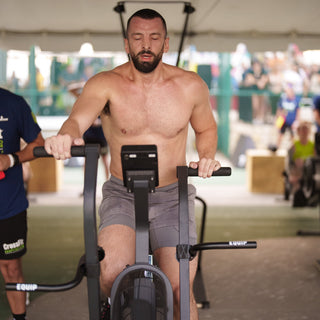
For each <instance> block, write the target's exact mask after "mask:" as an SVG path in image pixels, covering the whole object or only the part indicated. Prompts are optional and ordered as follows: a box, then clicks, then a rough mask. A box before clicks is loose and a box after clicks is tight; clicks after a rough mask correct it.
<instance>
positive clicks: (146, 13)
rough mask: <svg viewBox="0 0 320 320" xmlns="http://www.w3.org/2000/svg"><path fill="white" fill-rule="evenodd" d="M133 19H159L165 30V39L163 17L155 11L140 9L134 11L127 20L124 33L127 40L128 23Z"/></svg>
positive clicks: (165, 26) (165, 25) (164, 21)
mask: <svg viewBox="0 0 320 320" xmlns="http://www.w3.org/2000/svg"><path fill="white" fill-rule="evenodd" d="M133 17H139V18H142V19H146V20H152V19H155V18H160V19H161V21H162V23H163V27H164V30H165V37H167V24H166V20H164V18H163V16H162V15H161V14H160V13H159V12H157V11H155V10H152V9H141V10H138V11H136V12H135V13H134V14H133V15H132V16H131V17H130V18H129V19H128V22H127V31H126V37H127V38H128V30H129V25H130V22H131V20H132V18H133Z"/></svg>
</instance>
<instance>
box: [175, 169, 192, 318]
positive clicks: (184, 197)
mask: <svg viewBox="0 0 320 320" xmlns="http://www.w3.org/2000/svg"><path fill="white" fill-rule="evenodd" d="M177 176H178V186H179V245H178V246H177V258H178V260H179V262H180V281H179V283H180V319H184V320H185V319H190V280H189V279H190V271H189V261H190V253H189V248H190V246H189V206H188V167H186V166H179V167H178V168H177Z"/></svg>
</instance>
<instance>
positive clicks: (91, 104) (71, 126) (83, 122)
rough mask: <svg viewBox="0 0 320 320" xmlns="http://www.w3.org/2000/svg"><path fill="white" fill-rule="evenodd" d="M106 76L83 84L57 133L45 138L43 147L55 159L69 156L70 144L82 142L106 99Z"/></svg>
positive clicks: (97, 76)
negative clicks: (84, 134)
mask: <svg viewBox="0 0 320 320" xmlns="http://www.w3.org/2000/svg"><path fill="white" fill-rule="evenodd" d="M108 78H109V77H108V76H107V75H106V74H105V73H104V74H98V75H96V76H94V77H92V78H91V79H90V80H89V81H88V82H87V83H86V85H85V86H84V88H83V91H82V93H81V95H80V96H79V98H78V99H77V101H76V102H75V104H74V106H73V108H72V111H71V113H70V115H69V117H68V119H67V120H66V121H65V122H64V124H63V125H62V127H61V129H60V130H59V132H58V134H57V135H56V136H53V137H50V138H47V139H46V141H45V149H46V151H47V152H48V153H49V154H52V155H53V156H54V157H55V158H56V159H60V160H65V159H67V158H70V157H71V152H70V151H71V146H72V145H82V144H84V141H83V139H82V135H83V133H84V132H85V131H86V130H87V129H88V128H89V127H90V125H91V124H92V123H93V122H94V121H95V119H97V117H98V116H99V115H100V113H101V111H102V110H103V107H104V106H105V103H106V101H107V100H108V92H109V89H108V88H109V86H108V83H107V82H108V81H107V80H108Z"/></svg>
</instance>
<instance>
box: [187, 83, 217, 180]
mask: <svg viewBox="0 0 320 320" xmlns="http://www.w3.org/2000/svg"><path fill="white" fill-rule="evenodd" d="M198 86H199V87H198V89H200V90H197V97H198V98H197V99H196V104H195V107H194V110H193V112H192V115H191V119H190V123H191V126H192V128H193V130H194V132H195V137H196V148H197V152H198V155H199V161H198V162H190V164H189V165H190V167H192V168H198V170H199V171H198V172H199V173H198V175H199V176H200V177H203V178H206V177H210V176H211V175H212V172H213V171H216V170H218V169H219V168H220V167H221V165H220V162H219V161H217V160H216V159H215V156H216V151H217V143H218V135H217V123H216V121H215V119H214V116H213V113H212V109H211V105H210V100H209V90H208V88H207V86H206V84H205V83H204V82H203V81H202V80H201V82H200V83H199V84H198Z"/></svg>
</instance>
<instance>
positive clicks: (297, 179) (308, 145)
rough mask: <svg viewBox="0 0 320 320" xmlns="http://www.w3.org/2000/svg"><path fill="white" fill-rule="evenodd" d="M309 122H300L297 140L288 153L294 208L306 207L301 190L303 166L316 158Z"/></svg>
mask: <svg viewBox="0 0 320 320" xmlns="http://www.w3.org/2000/svg"><path fill="white" fill-rule="evenodd" d="M310 126H311V124H310V123H309V122H299V124H298V126H297V135H298V139H296V140H295V141H294V142H293V144H292V146H291V147H290V149H289V151H288V169H289V177H288V178H289V182H290V184H291V190H292V193H293V195H294V198H293V206H294V207H298V206H305V205H306V198H305V196H304V193H303V192H302V190H301V179H302V175H303V166H304V162H305V160H306V159H307V158H309V157H312V156H314V154H315V149H314V142H313V141H311V140H310Z"/></svg>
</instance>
